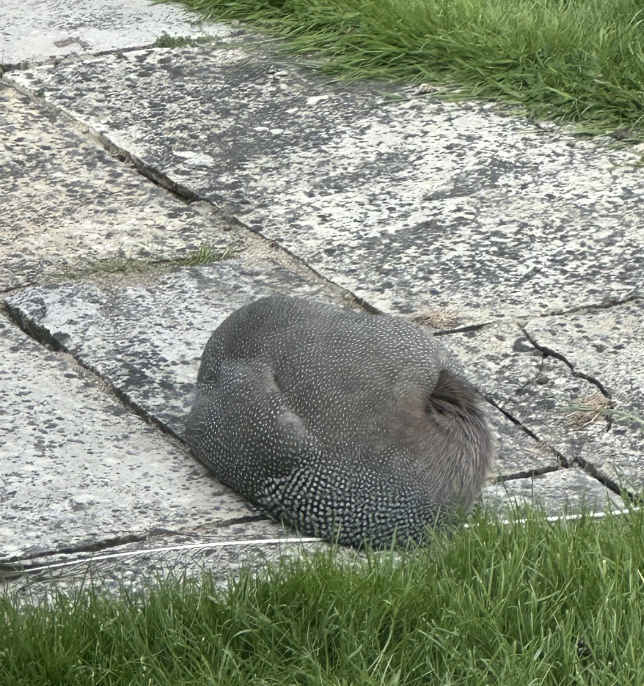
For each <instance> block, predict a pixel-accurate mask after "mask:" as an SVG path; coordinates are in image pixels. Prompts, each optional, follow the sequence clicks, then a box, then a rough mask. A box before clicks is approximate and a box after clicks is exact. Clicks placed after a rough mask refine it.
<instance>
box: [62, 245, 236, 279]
mask: <svg viewBox="0 0 644 686" xmlns="http://www.w3.org/2000/svg"><path fill="white" fill-rule="evenodd" d="M240 250H241V246H240V244H239V243H237V242H232V243H230V244H229V245H227V246H226V247H225V248H223V249H222V250H219V249H216V248H214V247H213V246H212V245H210V244H209V243H204V244H203V245H201V246H200V247H199V248H198V249H197V250H194V251H193V252H190V253H188V254H187V255H186V256H185V257H179V258H177V259H174V260H171V259H167V260H151V259H150V260H146V259H135V258H120V257H114V258H108V259H105V260H96V261H94V262H91V263H90V264H89V265H88V266H83V267H78V268H74V269H69V270H68V271H66V272H63V273H62V274H60V275H59V276H61V277H65V278H70V277H78V276H87V275H88V274H100V273H103V274H144V273H146V272H149V271H151V270H153V269H156V268H158V267H198V266H200V265H204V264H212V263H213V262H222V261H223V260H229V259H231V258H232V257H234V256H235V255H236V254H237V253H238V252H240Z"/></svg>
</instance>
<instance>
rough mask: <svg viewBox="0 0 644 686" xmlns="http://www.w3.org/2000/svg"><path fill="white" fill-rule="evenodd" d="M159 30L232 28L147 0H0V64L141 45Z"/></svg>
mask: <svg viewBox="0 0 644 686" xmlns="http://www.w3.org/2000/svg"><path fill="white" fill-rule="evenodd" d="M163 33H167V34H169V35H172V36H186V37H187V36H189V37H192V38H201V37H204V36H213V37H218V38H219V37H225V36H229V35H231V33H232V31H231V29H230V28H228V27H226V26H223V25H221V24H210V23H205V22H202V21H201V20H200V19H199V17H197V16H196V15H194V14H189V13H188V12H186V11H185V10H184V9H182V8H181V7H178V6H177V5H170V4H163V5H158V4H153V3H151V2H148V1H147V0H83V2H77V1H75V0H3V4H2V13H1V14H0V64H5V65H10V64H19V63H23V62H31V61H42V60H45V59H48V58H52V57H57V58H60V57H65V56H68V55H84V54H88V53H96V52H104V51H108V50H122V49H125V48H135V47H142V46H145V45H151V44H152V43H154V41H155V40H156V39H157V38H159V36H161V35H162V34H163Z"/></svg>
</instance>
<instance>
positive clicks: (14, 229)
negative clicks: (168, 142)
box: [0, 84, 232, 291]
mask: <svg viewBox="0 0 644 686" xmlns="http://www.w3.org/2000/svg"><path fill="white" fill-rule="evenodd" d="M0 161H1V164H0V181H1V182H2V189H3V192H2V194H1V195H0V291H3V290H7V289H11V288H18V287H21V286H25V285H28V284H33V283H38V282H42V281H43V280H45V279H47V278H48V277H55V276H57V275H58V277H60V275H61V274H65V273H66V272H72V273H74V272H75V271H81V272H83V271H85V270H88V269H89V270H91V269H92V268H95V267H96V265H97V263H100V262H105V261H109V260H122V259H126V260H142V261H146V262H148V261H159V260H160V261H163V260H172V259H176V258H180V257H185V256H186V255H188V254H190V253H191V252H193V251H197V250H198V249H199V248H200V246H202V245H203V244H208V245H210V246H212V247H213V249H215V250H218V249H224V248H225V247H226V246H227V245H229V244H230V243H231V241H232V238H231V235H230V233H227V232H226V229H227V228H228V225H227V224H226V223H225V222H224V221H223V220H220V219H219V220H218V219H216V218H215V216H214V215H212V214H210V215H209V214H206V213H205V209H206V208H204V207H203V204H202V205H199V204H198V203H197V205H196V206H187V205H185V204H184V203H182V202H181V201H179V200H178V199H176V198H174V197H173V196H172V195H171V194H170V193H168V192H167V191H165V190H164V189H162V188H160V187H157V186H155V185H154V184H152V183H151V182H150V181H149V180H147V179H145V178H144V177H142V176H141V175H139V174H138V173H136V172H135V171H134V170H133V169H130V168H128V167H126V166H125V165H124V164H122V163H120V162H117V161H116V160H115V159H113V158H112V157H110V156H109V155H108V154H107V153H106V152H105V151H104V150H103V149H101V148H98V147H97V146H96V145H94V144H92V143H89V142H87V141H86V140H84V139H83V138H82V137H81V136H80V135H79V134H77V133H76V132H75V131H74V130H73V129H72V128H71V125H70V124H69V123H68V122H66V121H64V120H63V119H62V118H61V117H60V116H57V115H55V114H54V113H52V112H51V111H50V110H48V109H47V108H45V107H44V106H42V105H38V104H36V103H34V102H33V101H32V100H31V99H29V98H28V97H26V96H24V95H22V94H20V93H18V92H16V91H15V90H14V89H13V88H10V87H8V86H6V85H3V84H0Z"/></svg>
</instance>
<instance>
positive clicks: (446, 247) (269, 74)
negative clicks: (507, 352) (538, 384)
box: [5, 47, 644, 325]
mask: <svg viewBox="0 0 644 686" xmlns="http://www.w3.org/2000/svg"><path fill="white" fill-rule="evenodd" d="M5 78H11V79H12V80H13V81H14V82H15V83H17V84H19V85H20V87H23V88H26V89H30V90H32V91H38V90H40V89H43V91H44V97H45V98H46V99H47V100H48V101H49V102H51V103H53V104H55V105H56V106H59V107H61V108H64V109H65V110H66V111H67V112H69V113H71V114H72V115H73V116H74V117H76V118H77V119H79V120H81V121H83V122H85V123H86V124H88V125H90V126H91V127H92V128H94V129H96V130H97V131H100V132H102V133H105V134H106V135H107V136H108V137H109V138H110V139H111V140H112V141H113V142H115V143H116V144H117V145H119V146H122V147H123V148H125V149H127V150H130V151H132V152H134V153H135V154H136V155H138V156H139V157H141V158H142V159H143V160H145V161H146V162H147V163H148V164H150V165H151V166H152V167H154V168H156V169H158V170H160V171H161V172H163V173H165V174H167V175H168V176H170V177H171V178H172V179H174V180H175V181H177V182H180V183H182V184H184V185H186V186H188V187H190V188H191V189H193V190H194V191H196V192H197V193H199V194H201V195H202V196H204V197H207V198H209V199H211V200H215V201H220V202H221V203H222V204H223V205H225V206H226V208H227V209H229V210H231V211H233V212H234V213H236V214H237V215H238V216H239V217H241V218H242V219H243V220H244V221H245V222H247V223H248V224H249V225H250V226H252V227H253V228H254V229H256V230H258V231H261V232H263V233H264V234H265V235H267V236H269V237H271V238H274V239H276V240H278V241H279V242H281V243H282V244H284V245H285V246H286V247H288V248H289V249H290V250H292V251H293V252H295V253H296V254H297V255H299V256H300V257H302V258H303V259H305V260H306V261H307V262H308V263H309V264H310V265H311V266H313V267H314V268H316V269H318V270H319V271H321V272H322V273H323V274H324V275H325V276H328V277H329V278H331V279H332V280H334V281H335V282H336V283H339V284H340V285H342V286H345V287H348V288H350V289H351V290H352V291H354V292H356V293H358V294H359V295H361V296H363V297H365V298H366V299H367V300H368V301H369V302H371V303H372V304H373V305H376V306H378V307H380V308H382V309H386V310H395V311H399V312H403V313H404V312H409V311H412V310H416V309H422V308H429V309H432V310H436V309H442V310H448V311H450V312H451V313H452V314H453V317H454V320H455V322H456V323H457V324H461V325H462V324H471V323H476V322H479V323H480V322H486V321H490V320H492V319H494V318H500V317H508V316H527V315H543V314H548V313H552V312H558V311H561V310H562V309H566V308H571V307H577V306H580V305H584V304H590V303H599V302H603V301H605V300H609V299H614V298H624V297H626V296H628V295H629V294H631V293H632V292H633V291H634V290H635V289H637V288H641V287H642V283H643V282H644V234H643V233H642V231H641V225H642V221H643V219H644V202H643V201H644V180H643V177H642V174H641V170H639V169H638V168H636V166H635V163H636V162H637V160H638V157H637V155H636V154H635V153H633V152H631V151H628V150H624V149H622V150H614V149H613V150H611V149H609V148H607V147H606V146H602V145H600V144H598V143H597V142H595V141H586V140H581V139H576V138H574V137H572V136H570V135H567V134H564V133H556V132H555V133H552V132H550V131H545V130H542V129H539V128H537V127H536V126H533V125H531V124H529V123H528V122H526V121H524V120H521V119H518V118H516V117H511V116H506V115H502V114H499V112H497V111H495V109H494V106H492V105H486V104H468V103H458V104H456V103H445V102H440V101H437V100H436V99H434V98H432V97H431V96H423V97H414V96H411V97H410V92H409V91H405V90H404V89H397V90H396V89H395V88H394V87H393V86H389V87H388V88H389V90H394V91H396V92H398V93H400V94H402V95H403V96H404V99H403V101H400V102H395V101H390V100H389V101H388V100H387V99H383V97H382V95H381V94H379V92H380V91H382V90H383V87H382V85H380V84H358V85H338V84H334V85H323V83H322V82H321V81H319V80H317V79H316V78H314V77H313V76H311V75H310V74H309V73H305V72H298V71H296V70H295V69H293V68H290V67H284V66H283V60H282V61H281V63H279V64H278V63H277V61H275V60H273V59H272V58H271V57H270V55H268V56H267V55H265V54H263V53H261V52H259V51H258V50H255V51H253V52H252V54H250V53H249V52H248V51H245V50H242V49H237V48H225V47H223V48H220V49H217V48H212V49H211V48H199V49H190V50H174V51H168V50H144V51H137V52H130V53H127V54H125V55H118V56H116V55H111V56H105V57H102V58H97V59H93V60H88V61H85V62H83V63H82V64H81V63H78V64H63V65H59V66H58V67H42V68H38V69H34V70H31V71H24V72H12V73H10V74H8V75H7V76H6V77H5Z"/></svg>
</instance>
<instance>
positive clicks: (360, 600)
mask: <svg viewBox="0 0 644 686" xmlns="http://www.w3.org/2000/svg"><path fill="white" fill-rule="evenodd" d="M524 514H525V513H522V515H524ZM471 524H472V526H471V528H469V529H460V530H457V531H455V532H453V533H451V534H448V533H440V532H439V533H438V534H437V536H436V539H435V541H434V542H433V544H432V546H431V547H429V548H428V549H415V550H413V549H412V550H407V551H403V552H402V553H398V554H396V555H393V554H390V553H383V554H371V555H368V556H367V560H366V561H365V562H364V563H363V564H354V565H347V564H346V562H345V563H343V562H342V561H341V559H340V558H339V557H338V556H337V555H335V554H334V553H333V552H330V553H325V554H319V555H317V556H313V557H308V558H304V559H301V560H297V561H294V562H293V561H291V562H288V563H283V564H282V565H281V566H273V567H269V568H268V569H266V570H265V571H264V572H262V573H260V575H259V576H256V577H254V576H253V575H252V574H249V573H242V575H241V578H240V579H239V580H237V581H235V582H232V583H231V585H230V586H229V588H227V589H220V588H218V587H216V586H215V585H214V583H213V582H212V581H211V580H210V579H209V578H207V577H206V578H204V579H203V580H202V581H200V582H197V581H190V580H183V581H177V580H175V581H168V582H166V583H163V584H160V585H156V586H152V587H150V588H149V589H148V590H147V591H146V592H144V593H142V594H137V593H130V594H129V595H128V594H125V595H123V596H121V597H120V599H119V598H114V597H107V596H104V595H100V594H97V593H94V592H91V591H86V592H85V593H83V594H81V595H80V596H79V597H75V598H73V599H68V598H66V597H65V596H63V595H62V594H61V595H60V596H58V597H55V598H54V599H53V600H52V601H49V602H41V603H40V604H37V605H35V606H33V607H29V606H25V605H24V604H23V605H22V606H21V605H20V603H19V602H18V601H17V599H15V598H12V597H11V596H10V595H7V596H5V597H4V598H3V599H2V600H0V682H1V683H7V684H12V686H27V685H29V686H32V684H41V685H43V686H46V685H53V684H56V686H67V685H71V684H74V685H75V686H76V685H84V684H88V685H89V684H111V685H112V686H121V685H123V686H125V685H126V684H127V685H128V686H129V685H141V686H143V685H144V684H145V685H146V686H148V685H149V684H159V685H164V686H165V685H170V684H177V685H178V684H181V685H182V686H190V685H193V684H194V685H197V684H199V685H205V684H213V683H216V684H222V685H228V684H230V685H233V684H234V685H237V684H239V685H240V686H241V685H242V684H243V685H244V686H248V685H249V684H251V685H252V684H255V685H257V686H259V685H260V684H262V685H268V684H275V685H277V684H338V685H340V684H346V685H349V684H361V685H362V684H364V685H367V686H369V685H372V684H373V685H375V684H392V685H393V684H397V685H403V684H410V685H411V684H414V685H416V684H444V685H447V684H459V685H461V684H462V685H470V684H471V685H472V686H474V685H481V686H483V685H486V684H492V683H493V684H496V685H497V686H504V685H507V686H516V685H517V684H541V685H543V686H549V685H552V686H560V684H579V685H581V684H586V685H588V686H590V685H593V686H604V685H605V686H608V685H611V686H612V685H614V684H620V686H629V685H632V686H639V685H640V684H642V683H644V576H643V572H644V513H642V512H637V511H634V512H630V513H627V514H625V515H623V516H611V515H609V516H607V517H606V518H605V519H603V520H596V519H593V518H591V517H582V518H580V519H576V520H569V521H560V522H556V523H554V524H550V523H548V522H547V521H546V520H545V516H544V515H542V514H539V513H535V512H530V513H528V515H527V518H526V520H525V521H524V522H522V523H519V522H518V521H517V520H515V521H514V522H513V523H510V524H509V525H503V524H501V523H499V522H498V521H497V520H494V519H492V518H484V517H482V516H479V517H478V518H475V519H474V521H473V522H471Z"/></svg>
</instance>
